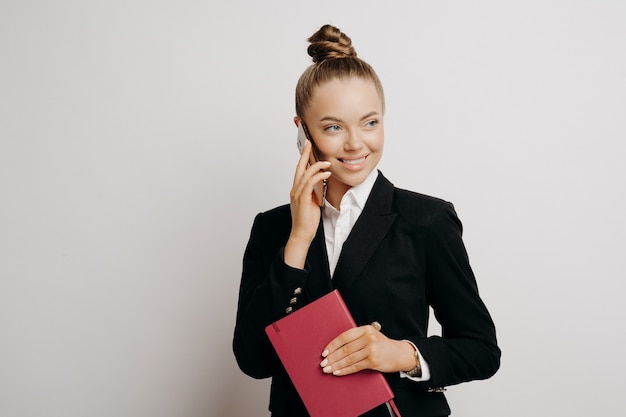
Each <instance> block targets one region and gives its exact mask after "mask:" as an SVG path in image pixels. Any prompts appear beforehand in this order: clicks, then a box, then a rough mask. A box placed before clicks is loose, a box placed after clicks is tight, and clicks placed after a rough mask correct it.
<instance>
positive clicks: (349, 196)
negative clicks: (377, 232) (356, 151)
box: [324, 169, 378, 212]
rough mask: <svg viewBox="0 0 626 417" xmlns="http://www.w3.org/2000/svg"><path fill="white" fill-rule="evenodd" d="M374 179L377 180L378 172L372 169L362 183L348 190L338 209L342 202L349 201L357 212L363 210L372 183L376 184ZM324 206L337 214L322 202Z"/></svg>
mask: <svg viewBox="0 0 626 417" xmlns="http://www.w3.org/2000/svg"><path fill="white" fill-rule="evenodd" d="M376 178H378V170H377V169H373V170H372V172H370V173H369V175H368V176H367V178H365V180H364V181H363V182H362V183H360V184H359V185H355V186H354V187H352V188H350V189H349V190H348V191H347V192H346V193H345V194H344V196H343V197H342V198H341V202H340V204H339V207H340V208H341V205H343V204H344V202H346V201H351V202H353V204H354V205H356V206H357V207H358V208H359V210H363V207H365V203H366V202H367V199H368V197H369V196H370V193H371V192H372V188H374V183H375V182H376ZM324 205H325V206H326V207H330V208H331V209H332V211H333V212H338V210H337V209H336V208H334V207H333V206H332V205H331V204H330V203H329V202H328V201H326V200H325V201H324Z"/></svg>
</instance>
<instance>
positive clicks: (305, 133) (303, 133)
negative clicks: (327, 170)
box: [297, 120, 328, 207]
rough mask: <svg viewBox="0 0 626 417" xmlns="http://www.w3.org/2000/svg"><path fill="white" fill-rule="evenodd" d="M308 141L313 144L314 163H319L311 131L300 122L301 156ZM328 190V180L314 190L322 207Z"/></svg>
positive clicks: (299, 141)
mask: <svg viewBox="0 0 626 417" xmlns="http://www.w3.org/2000/svg"><path fill="white" fill-rule="evenodd" d="M307 140H308V141H310V142H311V154H312V155H313V159H314V161H313V163H315V162H319V158H318V156H317V150H316V147H315V142H313V139H312V138H311V135H309V130H308V129H307V127H306V125H305V124H304V122H303V121H302V120H300V121H299V122H298V140H297V145H298V151H299V152H300V154H302V150H303V149H304V144H305V143H306V141H307ZM309 164H311V162H309ZM327 190H328V183H327V181H326V180H323V181H322V184H318V185H316V186H315V187H314V188H313V191H314V192H315V195H316V197H317V201H318V202H319V205H320V207H323V206H324V199H326V192H327Z"/></svg>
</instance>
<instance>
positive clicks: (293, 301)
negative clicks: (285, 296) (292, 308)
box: [289, 297, 298, 305]
mask: <svg viewBox="0 0 626 417" xmlns="http://www.w3.org/2000/svg"><path fill="white" fill-rule="evenodd" d="M297 302H298V297H293V298H292V299H291V300H289V304H291V305H293V304H295V303H297Z"/></svg>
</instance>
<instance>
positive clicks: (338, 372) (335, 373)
mask: <svg viewBox="0 0 626 417" xmlns="http://www.w3.org/2000/svg"><path fill="white" fill-rule="evenodd" d="M340 373H341V371H340V370H336V371H335V372H333V375H339V374H340Z"/></svg>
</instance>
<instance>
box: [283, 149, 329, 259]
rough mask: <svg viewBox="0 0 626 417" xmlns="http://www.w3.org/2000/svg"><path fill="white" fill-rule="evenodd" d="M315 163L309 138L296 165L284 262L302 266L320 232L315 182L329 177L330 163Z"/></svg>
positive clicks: (318, 202) (318, 203)
mask: <svg viewBox="0 0 626 417" xmlns="http://www.w3.org/2000/svg"><path fill="white" fill-rule="evenodd" d="M309 161H311V162H313V155H312V145H311V141H308V140H307V141H306V143H305V145H304V148H303V149H302V155H300V160H299V161H298V165H297V167H296V173H295V175H294V178H293V186H292V187H291V192H290V193H289V197H290V203H291V234H290V235H289V240H288V241H287V244H286V245H285V263H286V264H287V265H289V266H291V267H294V268H299V269H303V268H304V263H305V261H306V255H307V253H308V251H309V246H310V245H311V242H312V241H313V238H314V237H315V234H316V233H317V227H318V225H319V222H320V216H321V212H320V205H321V203H322V202H320V201H319V200H318V196H317V195H316V194H315V192H314V187H315V185H316V184H318V183H320V182H322V181H324V180H325V179H327V178H328V177H330V175H331V173H330V171H322V170H323V169H327V168H328V167H330V162H327V161H319V162H315V163H313V164H311V165H310V166H309Z"/></svg>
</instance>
